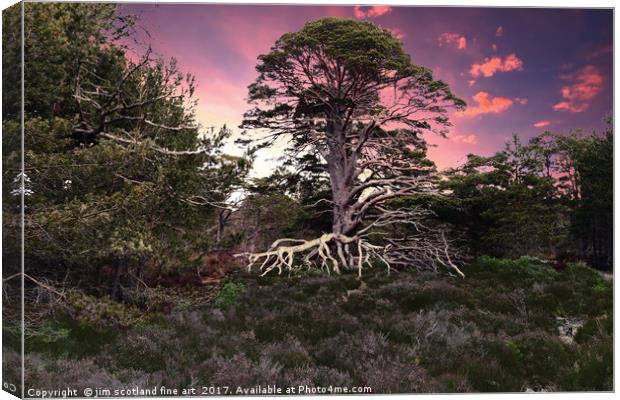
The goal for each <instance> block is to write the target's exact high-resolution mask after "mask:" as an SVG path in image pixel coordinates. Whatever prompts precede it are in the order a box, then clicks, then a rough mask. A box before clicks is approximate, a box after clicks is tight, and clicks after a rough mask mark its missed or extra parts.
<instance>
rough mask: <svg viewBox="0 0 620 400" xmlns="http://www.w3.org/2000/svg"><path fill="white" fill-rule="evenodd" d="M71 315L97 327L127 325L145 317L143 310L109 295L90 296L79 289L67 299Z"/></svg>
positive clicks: (77, 319)
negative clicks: (115, 299) (113, 298)
mask: <svg viewBox="0 0 620 400" xmlns="http://www.w3.org/2000/svg"><path fill="white" fill-rule="evenodd" d="M67 305H68V306H69V308H70V313H71V317H72V318H74V319H75V320H76V321H81V322H85V323H88V324H90V325H93V326H98V327H104V328H105V327H112V326H115V327H128V326H132V325H135V324H137V323H138V322H141V321H144V320H145V319H146V318H147V315H146V313H144V312H143V311H141V310H139V309H137V308H135V307H132V306H128V305H125V304H123V303H119V302H117V301H114V300H112V299H111V298H109V297H95V296H90V295H87V294H85V293H82V292H79V291H73V292H71V293H70V295H69V298H68V299H67Z"/></svg>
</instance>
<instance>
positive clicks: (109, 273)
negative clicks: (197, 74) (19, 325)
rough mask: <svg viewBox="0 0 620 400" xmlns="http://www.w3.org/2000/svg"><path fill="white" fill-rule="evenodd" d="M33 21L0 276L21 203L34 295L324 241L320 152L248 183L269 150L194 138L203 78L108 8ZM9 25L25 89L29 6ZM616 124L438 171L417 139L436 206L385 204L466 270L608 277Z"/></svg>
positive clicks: (209, 270)
mask: <svg viewBox="0 0 620 400" xmlns="http://www.w3.org/2000/svg"><path fill="white" fill-rule="evenodd" d="M25 24H26V26H27V27H28V29H27V31H26V37H25V43H24V46H25V55H24V57H25V82H24V83H25V114H24V132H25V136H24V145H25V153H24V154H23V157H24V164H25V168H24V173H23V175H22V174H21V172H20V167H19V166H20V158H21V156H22V155H21V127H20V104H21V103H20V96H21V92H20V88H19V86H17V85H5V86H4V88H5V89H4V91H3V110H2V112H3V137H2V141H3V142H2V143H3V177H2V179H3V188H4V189H3V190H4V192H3V221H4V225H3V240H4V248H3V265H4V270H5V273H4V277H5V278H6V277H9V276H11V275H13V274H15V273H18V272H19V271H20V268H21V262H20V257H21V241H20V232H21V230H20V223H21V212H22V209H21V206H20V204H21V195H22V194H23V196H24V202H25V208H24V210H23V212H24V232H25V248H24V253H25V269H24V272H25V274H27V275H28V277H29V279H31V280H27V281H28V283H27V285H34V286H36V285H37V284H45V285H46V286H48V287H57V286H58V285H60V286H63V287H70V288H74V289H77V290H81V291H84V292H85V293H88V294H90V295H95V296H111V297H112V298H114V299H123V298H124V294H123V288H124V287H129V286H135V285H138V286H141V285H145V286H147V287H150V286H156V285H158V284H161V283H165V282H168V281H169V280H170V279H171V278H170V277H174V276H177V277H178V276H185V277H189V276H192V277H194V278H195V279H196V280H198V281H200V280H202V279H205V278H206V277H208V276H209V275H210V274H219V273H222V270H226V269H232V268H233V266H241V264H240V261H239V260H238V259H234V258H233V257H232V254H233V253H242V252H254V251H262V250H265V249H266V248H268V247H269V246H270V244H271V243H272V242H273V241H274V240H277V239H279V238H282V237H287V238H296V239H312V238H315V237H318V236H320V235H321V234H323V233H325V232H331V229H332V227H333V226H332V225H333V220H332V213H333V208H332V207H331V206H329V204H330V201H332V200H333V198H332V193H333V192H332V190H331V187H330V180H329V179H328V177H327V176H326V175H325V171H324V169H321V168H320V165H319V161H318V159H317V157H316V154H307V153H306V154H303V153H302V154H298V155H297V158H290V157H289V158H288V159H287V160H286V162H285V163H284V165H283V166H282V167H281V168H279V169H277V170H276V171H275V172H274V173H273V174H272V175H270V176H268V177H265V178H259V179H250V177H249V172H250V170H251V168H252V162H253V160H254V155H255V152H256V151H257V150H258V148H257V147H253V146H252V145H249V146H248V147H247V152H246V154H245V155H244V156H243V157H233V156H230V155H227V154H225V153H224V152H223V146H224V144H225V143H226V141H228V140H231V135H232V132H231V131H230V130H229V129H227V128H226V127H221V128H217V129H214V128H205V127H200V126H199V124H198V123H197V121H196V117H195V112H194V111H195V107H196V105H197V103H196V99H195V98H194V91H195V87H196V82H195V80H194V78H193V77H192V75H191V74H188V73H186V72H183V71H181V70H180V69H179V67H178V66H177V64H176V62H175V60H174V59H172V60H165V59H163V58H162V57H160V56H158V55H156V54H155V53H154V52H153V51H151V50H150V48H149V47H148V44H145V43H137V42H135V41H134V40H133V38H134V36H133V33H134V31H135V29H137V28H136V27H137V26H138V25H137V24H139V21H136V20H135V18H133V17H131V16H126V15H122V14H120V13H119V10H118V9H117V7H116V6H115V5H109V4H77V3H26V4H25ZM3 26H4V30H3V39H4V41H3V43H4V45H3V46H4V47H3V54H4V58H3V80H4V82H19V79H20V78H19V77H20V74H21V69H20V63H19V58H20V48H21V43H20V40H19V33H20V10H19V8H18V7H13V8H11V9H8V10H7V11H5V12H4V13H3ZM263 60H265V59H263ZM265 68H266V67H265ZM422 72H423V73H424V74H426V71H422ZM413 73H418V71H414V72H413ZM425 76H426V75H425ZM433 84H434V85H436V83H433ZM222 95H223V96H225V93H223V94H222ZM455 101H456V100H455ZM608 122H609V125H608V129H607V130H606V131H605V132H596V133H584V132H581V131H579V130H575V131H571V132H544V133H541V134H540V135H538V136H536V137H534V138H532V139H529V140H527V141H524V140H523V139H521V138H520V137H519V136H518V135H514V136H513V138H512V140H511V141H510V142H509V143H507V145H506V148H505V149H498V152H497V153H496V154H494V155H492V156H490V157H485V156H480V155H469V156H468V159H467V162H466V163H465V164H464V165H462V166H459V167H457V168H453V169H451V170H448V171H443V172H441V173H439V172H438V171H437V169H436V167H435V165H434V163H433V162H432V161H431V160H429V159H428V158H427V157H426V149H427V147H426V144H425V143H424V141H423V140H422V141H419V143H418V146H417V148H416V150H415V151H412V152H410V153H408V154H407V157H409V158H410V159H412V160H415V162H416V165H418V166H422V167H423V168H422V167H420V169H419V171H420V172H419V174H429V176H430V175H433V176H434V177H439V179H436V180H435V181H434V184H435V185H436V187H437V188H438V192H439V195H428V196H426V195H422V194H420V195H411V196H407V197H405V198H399V199H395V200H394V201H393V202H392V203H389V204H388V206H389V207H394V209H399V208H398V207H400V206H401V205H408V206H416V205H422V206H424V207H425V208H428V209H429V210H431V211H432V213H428V215H426V214H425V221H427V222H426V223H427V224H428V225H430V226H441V227H447V228H446V229H447V230H448V232H450V234H451V237H453V238H454V240H453V241H452V245H453V246H455V248H457V247H458V249H459V256H458V259H459V260H460V261H461V262H462V263H466V262H467V260H471V259H473V258H474V257H477V256H480V255H492V256H495V257H506V258H518V257H521V256H532V257H539V258H542V259H547V260H553V261H554V262H556V263H558V264H560V265H561V264H562V263H564V262H566V261H575V260H583V261H586V262H587V263H589V264H590V265H592V266H594V267H596V268H600V269H611V267H612V258H613V257H612V256H613V130H612V121H611V119H610V120H609V121H608ZM502 133H504V132H502ZM383 135H384V137H391V136H390V135H391V134H390V132H385V133H383ZM416 176H417V175H416ZM22 181H23V183H24V186H23V188H22V186H21V183H22ZM389 229H392V228H389ZM370 240H371V241H372V236H371V237H370ZM429 267H431V266H429ZM194 278H192V279H194ZM188 279H189V278H188ZM167 280H168V281H167Z"/></svg>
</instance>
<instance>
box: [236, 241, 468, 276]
mask: <svg viewBox="0 0 620 400" xmlns="http://www.w3.org/2000/svg"><path fill="white" fill-rule="evenodd" d="M441 238H442V239H443V240H442V242H441V243H432V242H431V241H428V240H426V241H415V240H414V241H411V240H408V241H406V242H402V241H400V242H399V241H397V240H388V242H389V244H388V245H387V246H385V247H384V246H377V245H373V244H371V243H369V242H368V241H367V240H366V239H365V238H364V237H363V236H346V235H342V234H335V233H326V234H324V235H322V236H321V237H319V238H316V239H313V240H301V239H288V238H285V239H278V240H276V241H275V242H274V243H273V244H272V245H271V247H270V248H269V249H268V250H267V251H265V252H260V253H241V254H236V255H235V257H247V258H248V261H249V263H248V271H251V270H252V268H253V267H255V266H257V265H259V267H258V269H259V271H260V272H262V274H261V276H264V275H266V274H268V273H269V272H271V271H273V270H277V271H278V274H282V272H283V271H285V270H287V271H291V270H293V269H296V268H301V267H303V266H306V267H317V268H319V269H324V270H325V271H326V272H327V273H328V274H331V272H334V273H336V274H340V273H341V272H342V270H357V271H358V275H359V276H361V275H362V270H363V268H365V267H366V266H367V267H372V266H373V261H380V262H382V263H383V264H385V265H386V267H387V269H388V272H389V271H390V270H391V269H392V267H393V265H404V266H414V267H420V266H423V265H425V266H429V265H432V266H434V267H435V266H436V264H439V265H442V266H445V267H448V268H451V269H453V270H455V271H456V272H457V273H458V274H459V275H460V276H461V277H465V275H464V274H463V273H462V272H461V271H460V270H459V268H458V267H457V266H456V265H455V263H454V262H453V261H452V258H451V256H450V253H449V248H448V242H447V241H446V239H445V236H444V235H443V233H442V234H441ZM300 257H303V258H301V259H300Z"/></svg>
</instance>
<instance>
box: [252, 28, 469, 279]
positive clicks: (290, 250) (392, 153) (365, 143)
mask: <svg viewBox="0 0 620 400" xmlns="http://www.w3.org/2000/svg"><path fill="white" fill-rule="evenodd" d="M259 60H260V63H259V64H258V66H257V67H256V69H257V71H258V73H259V76H258V78H257V80H256V82H254V83H253V84H252V85H250V86H249V100H250V102H251V103H252V104H254V105H255V107H254V108H253V109H251V110H250V111H248V112H247V113H246V115H245V120H244V121H243V124H242V126H243V127H245V128H251V129H257V130H259V131H262V132H265V135H264V136H262V137H261V138H260V139H258V140H256V141H255V143H258V146H259V147H261V146H269V145H271V144H273V143H274V142H275V141H276V140H278V139H279V138H283V137H285V138H286V140H287V141H288V143H289V146H288V147H287V150H286V157H287V158H290V159H298V160H303V165H300V166H301V167H305V168H306V169H307V168H308V167H310V166H311V168H312V169H314V170H315V171H317V172H318V171H320V172H321V173H324V174H325V176H326V177H328V178H329V183H330V188H331V198H330V199H329V201H330V202H331V212H332V226H331V230H330V232H328V233H325V234H324V235H323V236H321V237H320V238H317V239H315V240H310V241H305V240H299V239H286V238H284V239H281V240H279V241H276V242H275V243H274V244H273V245H272V247H271V248H270V249H269V250H268V251H266V252H263V253H255V254H250V255H249V257H250V262H251V263H254V262H258V261H260V262H261V263H262V268H263V270H264V271H265V272H268V271H270V270H273V269H278V270H279V271H282V269H283V268H292V267H293V266H294V259H295V255H296V254H298V253H299V254H302V253H304V254H305V257H304V261H305V263H307V264H314V265H318V266H322V267H325V268H328V269H333V270H334V271H336V272H338V271H339V270H340V268H341V267H343V268H355V269H359V271H360V272H361V269H362V265H363V264H365V263H367V262H369V259H370V258H371V257H373V256H374V257H378V258H380V259H381V260H382V261H383V262H385V263H387V264H388V265H390V262H397V260H399V259H400V255H402V254H403V252H407V251H408V249H409V248H411V246H415V243H413V244H412V243H410V244H406V245H399V246H385V245H373V244H370V243H369V242H368V241H367V240H366V238H367V234H368V232H369V231H370V230H371V229H372V228H375V227H379V226H386V225H392V224H397V223H403V222H405V223H414V222H415V221H418V220H419V219H420V218H423V217H425V216H426V211H424V210H421V209H419V208H415V209H411V210H405V209H399V210H394V209H389V208H388V207H386V203H387V202H389V201H390V200H393V199H397V198H399V197H403V196H411V195H416V194H420V193H424V194H427V193H431V192H434V191H435V185H434V177H433V174H432V171H431V169H432V167H431V166H429V164H428V163H427V162H425V161H423V160H421V159H420V157H419V149H420V148H421V147H423V146H424V139H423V137H422V135H423V134H424V133H427V132H433V133H436V134H439V135H445V133H446V129H447V127H448V126H449V125H450V123H449V121H448V118H447V112H448V110H449V109H450V108H455V109H463V108H464V106H465V103H464V102H463V101H462V100H460V99H458V98H457V97H456V96H454V95H453V94H452V92H451V91H450V89H449V87H448V85H447V84H445V83H444V82H442V81H439V80H435V79H434V78H433V76H432V73H431V71H430V70H429V69H427V68H424V67H420V66H417V65H415V64H413V63H412V62H411V60H410V57H409V55H408V54H407V53H406V52H405V51H404V50H403V45H402V43H401V42H400V41H399V40H397V39H396V38H394V37H393V36H392V35H391V34H390V32H389V31H388V30H385V29H381V28H379V27H377V26H376V25H374V24H372V23H370V22H360V21H355V20H344V19H338V18H324V19H320V20H317V21H314V22H310V23H308V24H306V25H305V26H304V28H303V29H302V30H300V31H299V32H295V33H287V34H285V35H283V36H282V37H280V39H278V40H277V41H276V43H275V45H274V47H273V48H272V49H271V51H270V52H269V53H268V54H265V55H261V56H260V57H259ZM446 247H447V243H446V240H445V238H444V240H440V241H439V242H438V243H432V244H430V243H429V247H428V248H426V249H420V250H423V251H420V252H417V253H416V254H424V255H425V256H424V257H415V258H408V259H407V264H409V265H415V264H418V265H425V266H427V265H428V264H429V263H433V262H440V263H443V264H445V265H448V266H450V267H454V268H456V266H454V264H453V263H452V261H451V259H450V257H449V254H448V252H447V251H445V249H446ZM409 253H410V254H414V252H411V251H409ZM457 270H458V269H457ZM459 272H460V271H459Z"/></svg>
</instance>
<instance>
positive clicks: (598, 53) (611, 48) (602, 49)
mask: <svg viewBox="0 0 620 400" xmlns="http://www.w3.org/2000/svg"><path fill="white" fill-rule="evenodd" d="M613 51H614V46H613V45H611V44H608V45H606V46H601V47H599V48H597V49H595V50H593V51H592V52H590V53H589V54H588V55H587V56H586V58H587V59H588V60H591V59H593V58H596V57H599V56H602V55H605V54H608V53H612V52H613Z"/></svg>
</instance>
